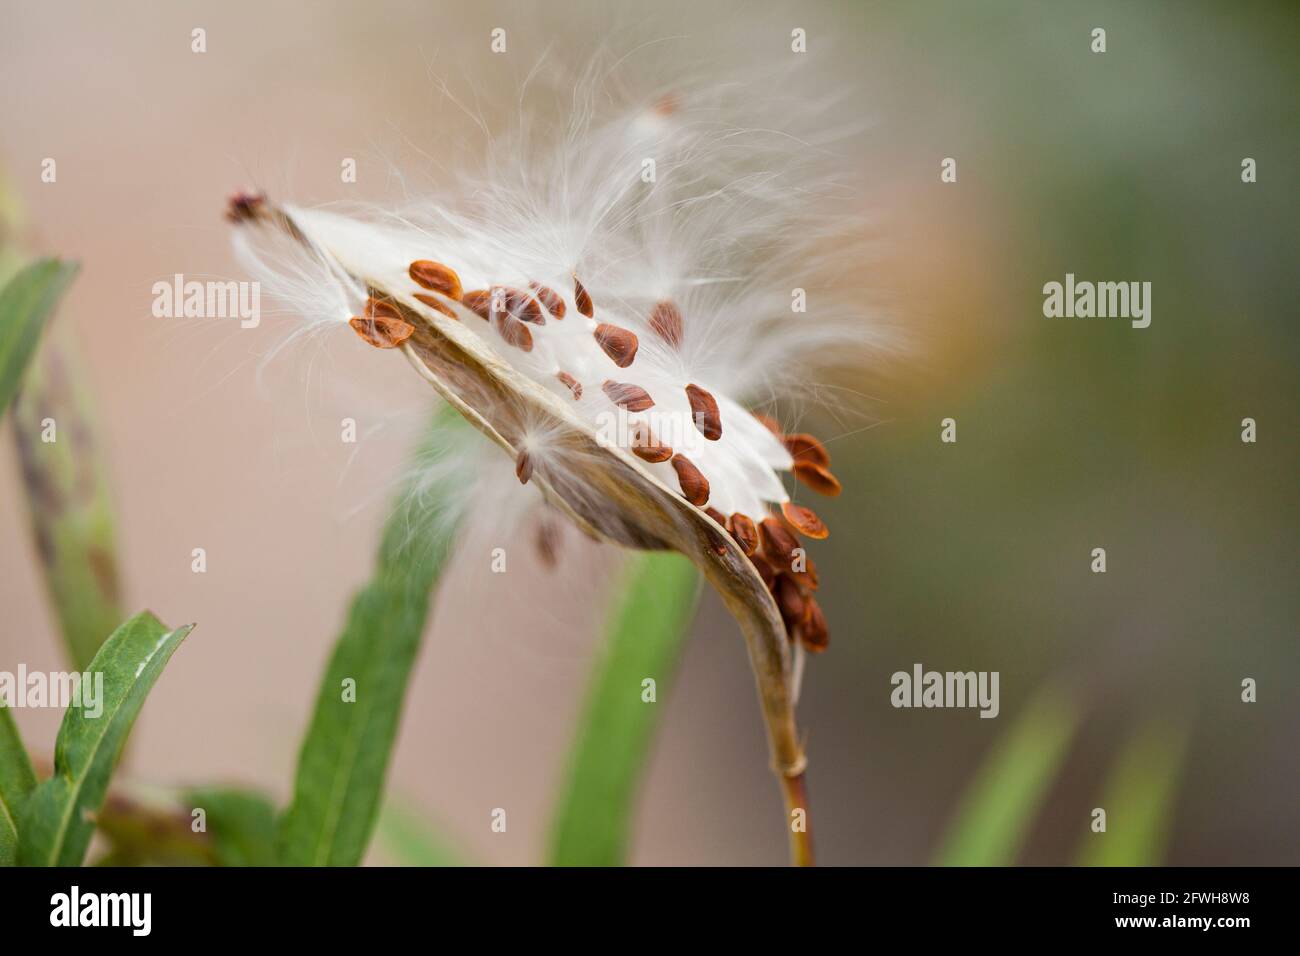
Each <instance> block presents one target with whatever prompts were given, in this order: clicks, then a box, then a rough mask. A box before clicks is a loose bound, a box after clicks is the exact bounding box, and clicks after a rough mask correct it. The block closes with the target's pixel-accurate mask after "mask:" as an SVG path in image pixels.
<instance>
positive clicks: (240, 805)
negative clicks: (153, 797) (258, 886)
mask: <svg viewBox="0 0 1300 956" xmlns="http://www.w3.org/2000/svg"><path fill="white" fill-rule="evenodd" d="M184 800H185V803H186V804H187V805H188V807H189V810H190V813H191V815H192V814H193V811H194V810H195V809H199V808H201V809H202V810H203V811H204V815H205V818H206V819H205V825H206V827H207V834H208V840H209V842H210V843H211V849H212V853H213V856H214V858H215V862H216V863H217V865H218V866H275V863H276V857H275V806H274V805H273V804H272V803H271V801H270V799H268V798H267V797H266V796H264V795H263V794H260V793H256V792H254V791H251V790H238V789H229V788H221V787H205V788H202V789H196V790H191V791H189V792H188V793H186V794H185V797H184Z"/></svg>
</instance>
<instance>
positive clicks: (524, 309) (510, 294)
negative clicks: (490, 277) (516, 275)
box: [491, 286, 546, 325]
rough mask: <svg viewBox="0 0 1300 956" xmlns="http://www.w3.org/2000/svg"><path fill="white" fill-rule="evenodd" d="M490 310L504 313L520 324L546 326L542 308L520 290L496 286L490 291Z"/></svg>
mask: <svg viewBox="0 0 1300 956" xmlns="http://www.w3.org/2000/svg"><path fill="white" fill-rule="evenodd" d="M491 309H492V311H493V312H505V313H506V314H507V315H509V316H510V317H511V318H513V319H518V320H519V321H520V322H531V323H532V324H533V325H545V324H546V316H544V315H542V307H541V306H540V305H538V303H537V300H536V299H534V298H533V297H532V296H531V295H529V294H528V293H527V292H524V291H523V290H522V289H511V288H508V287H507V286H497V287H496V288H494V289H493V290H492V304H491Z"/></svg>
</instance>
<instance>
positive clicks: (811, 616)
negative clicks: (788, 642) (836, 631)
mask: <svg viewBox="0 0 1300 956" xmlns="http://www.w3.org/2000/svg"><path fill="white" fill-rule="evenodd" d="M806 603H807V605H808V606H807V609H806V613H805V615H804V620H803V624H801V625H800V626H799V643H800V644H802V645H803V648H804V650H806V651H810V652H811V653H813V654H820V653H821V652H822V651H824V650H826V648H828V647H830V645H831V633H830V629H829V628H828V627H827V626H826V615H825V614H823V613H822V609H821V605H819V604H818V603H817V602H816V601H815V600H814V599H813V598H808V599H807V601H806Z"/></svg>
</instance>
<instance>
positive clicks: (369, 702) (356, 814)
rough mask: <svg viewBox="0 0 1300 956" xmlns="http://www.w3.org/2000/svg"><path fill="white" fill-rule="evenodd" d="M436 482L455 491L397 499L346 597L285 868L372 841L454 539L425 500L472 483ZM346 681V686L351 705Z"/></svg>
mask: <svg viewBox="0 0 1300 956" xmlns="http://www.w3.org/2000/svg"><path fill="white" fill-rule="evenodd" d="M456 421H458V419H455V418H454V415H453V413H451V412H449V411H448V410H447V409H443V410H441V412H440V413H439V416H438V419H437V421H436V422H435V424H434V428H433V429H432V430H431V433H430V437H429V439H428V441H427V442H426V444H425V446H424V448H423V449H422V450H421V452H420V457H424V456H427V455H431V454H434V453H436V451H437V449H438V448H439V447H440V446H441V445H444V444H446V442H447V441H448V440H449V438H450V437H451V436H452V435H453V434H454V430H455V429H456V428H457V427H459V426H458V425H457V424H455V423H454V422H456ZM453 464H454V462H453ZM442 480H443V481H444V482H445V483H446V484H448V485H449V486H454V487H446V488H440V487H438V486H437V485H436V484H435V485H433V486H430V485H429V484H427V483H421V482H420V480H419V479H417V480H416V482H415V483H413V484H412V485H411V486H410V487H408V488H407V489H406V490H405V491H404V492H403V494H402V495H401V496H400V497H399V500H398V503H397V506H396V508H395V511H394V513H393V515H392V517H391V518H389V520H388V522H387V524H386V525H385V527H384V540H383V543H382V545H381V547H380V553H379V561H378V567H377V568H376V569H375V573H374V575H373V577H372V578H371V580H370V582H369V583H368V584H367V585H366V586H365V588H363V589H362V590H361V592H360V593H358V594H357V596H356V597H355V598H354V599H353V602H352V607H351V609H350V611H349V614H348V621H347V625H346V627H345V628H344V630H343V633H342V634H341V635H340V636H339V639H338V641H337V643H336V644H335V645H334V652H333V654H332V656H331V657H330V661H329V665H328V666H327V668H326V670H325V677H324V680H322V681H321V685H320V690H319V691H318V693H317V697H316V710H315V713H314V714H313V716H312V721H311V726H310V727H309V728H308V730H307V736H306V738H305V739H304V741H303V745H302V749H301V751H300V752H299V755H298V773H297V778H296V780H295V783H294V791H293V802H292V803H291V804H290V806H289V808H288V810H286V811H285V814H284V816H283V817H282V818H281V820H280V824H279V834H278V845H279V855H280V862H281V863H283V864H286V865H290V866H355V865H357V864H358V863H360V862H361V858H362V856H363V855H364V854H365V851H366V846H367V845H368V844H369V842H370V836H371V833H372V832H373V830H374V826H375V819H376V817H377V815H378V813H379V804H380V798H381V796H382V794H383V787H384V777H385V774H386V772H387V769H388V761H389V757H390V754H391V751H392V748H393V740H394V738H395V737H396V735H397V726H398V722H399V720H400V718H401V713H402V704H403V702H404V700H405V696H406V684H407V681H408V679H409V678H410V676H411V668H412V666H413V664H414V662H415V655H416V652H417V651H418V649H419V646H420V637H421V635H422V634H423V632H424V625H425V622H426V620H427V618H428V614H429V595H430V592H431V591H432V590H433V586H434V583H435V582H436V581H437V579H438V574H439V572H440V571H441V569H442V565H443V561H444V560H445V558H446V555H447V552H448V550H449V548H450V545H451V537H452V533H453V531H454V528H452V527H451V526H450V523H449V522H447V521H446V520H444V517H443V515H442V514H440V513H439V512H438V511H437V509H435V508H433V507H431V506H430V504H429V503H428V499H430V498H431V499H433V500H437V499H439V498H440V497H442V494H443V493H444V492H445V493H448V494H450V493H452V492H454V491H459V490H460V487H463V485H462V483H463V482H465V481H469V480H472V477H470V476H466V475H464V474H462V473H458V472H457V473H453V472H452V471H448V472H446V473H445V474H444V475H443V476H442ZM344 681H351V682H352V683H351V685H350V687H351V689H352V691H353V694H354V699H352V700H348V699H346V697H345V685H344Z"/></svg>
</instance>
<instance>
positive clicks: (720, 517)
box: [704, 508, 727, 528]
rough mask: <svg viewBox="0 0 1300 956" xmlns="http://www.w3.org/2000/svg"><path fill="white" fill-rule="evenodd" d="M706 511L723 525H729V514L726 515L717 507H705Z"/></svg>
mask: <svg viewBox="0 0 1300 956" xmlns="http://www.w3.org/2000/svg"><path fill="white" fill-rule="evenodd" d="M704 513H705V514H706V515H708V516H709V517H710V518H712V519H713V520H714V521H715V522H716V523H718V524H720V525H721V526H722V527H724V528H725V527H726V526H727V516H726V515H724V514H723V513H722V512H721V511H719V510H718V509H717V508H705V509H704Z"/></svg>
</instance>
